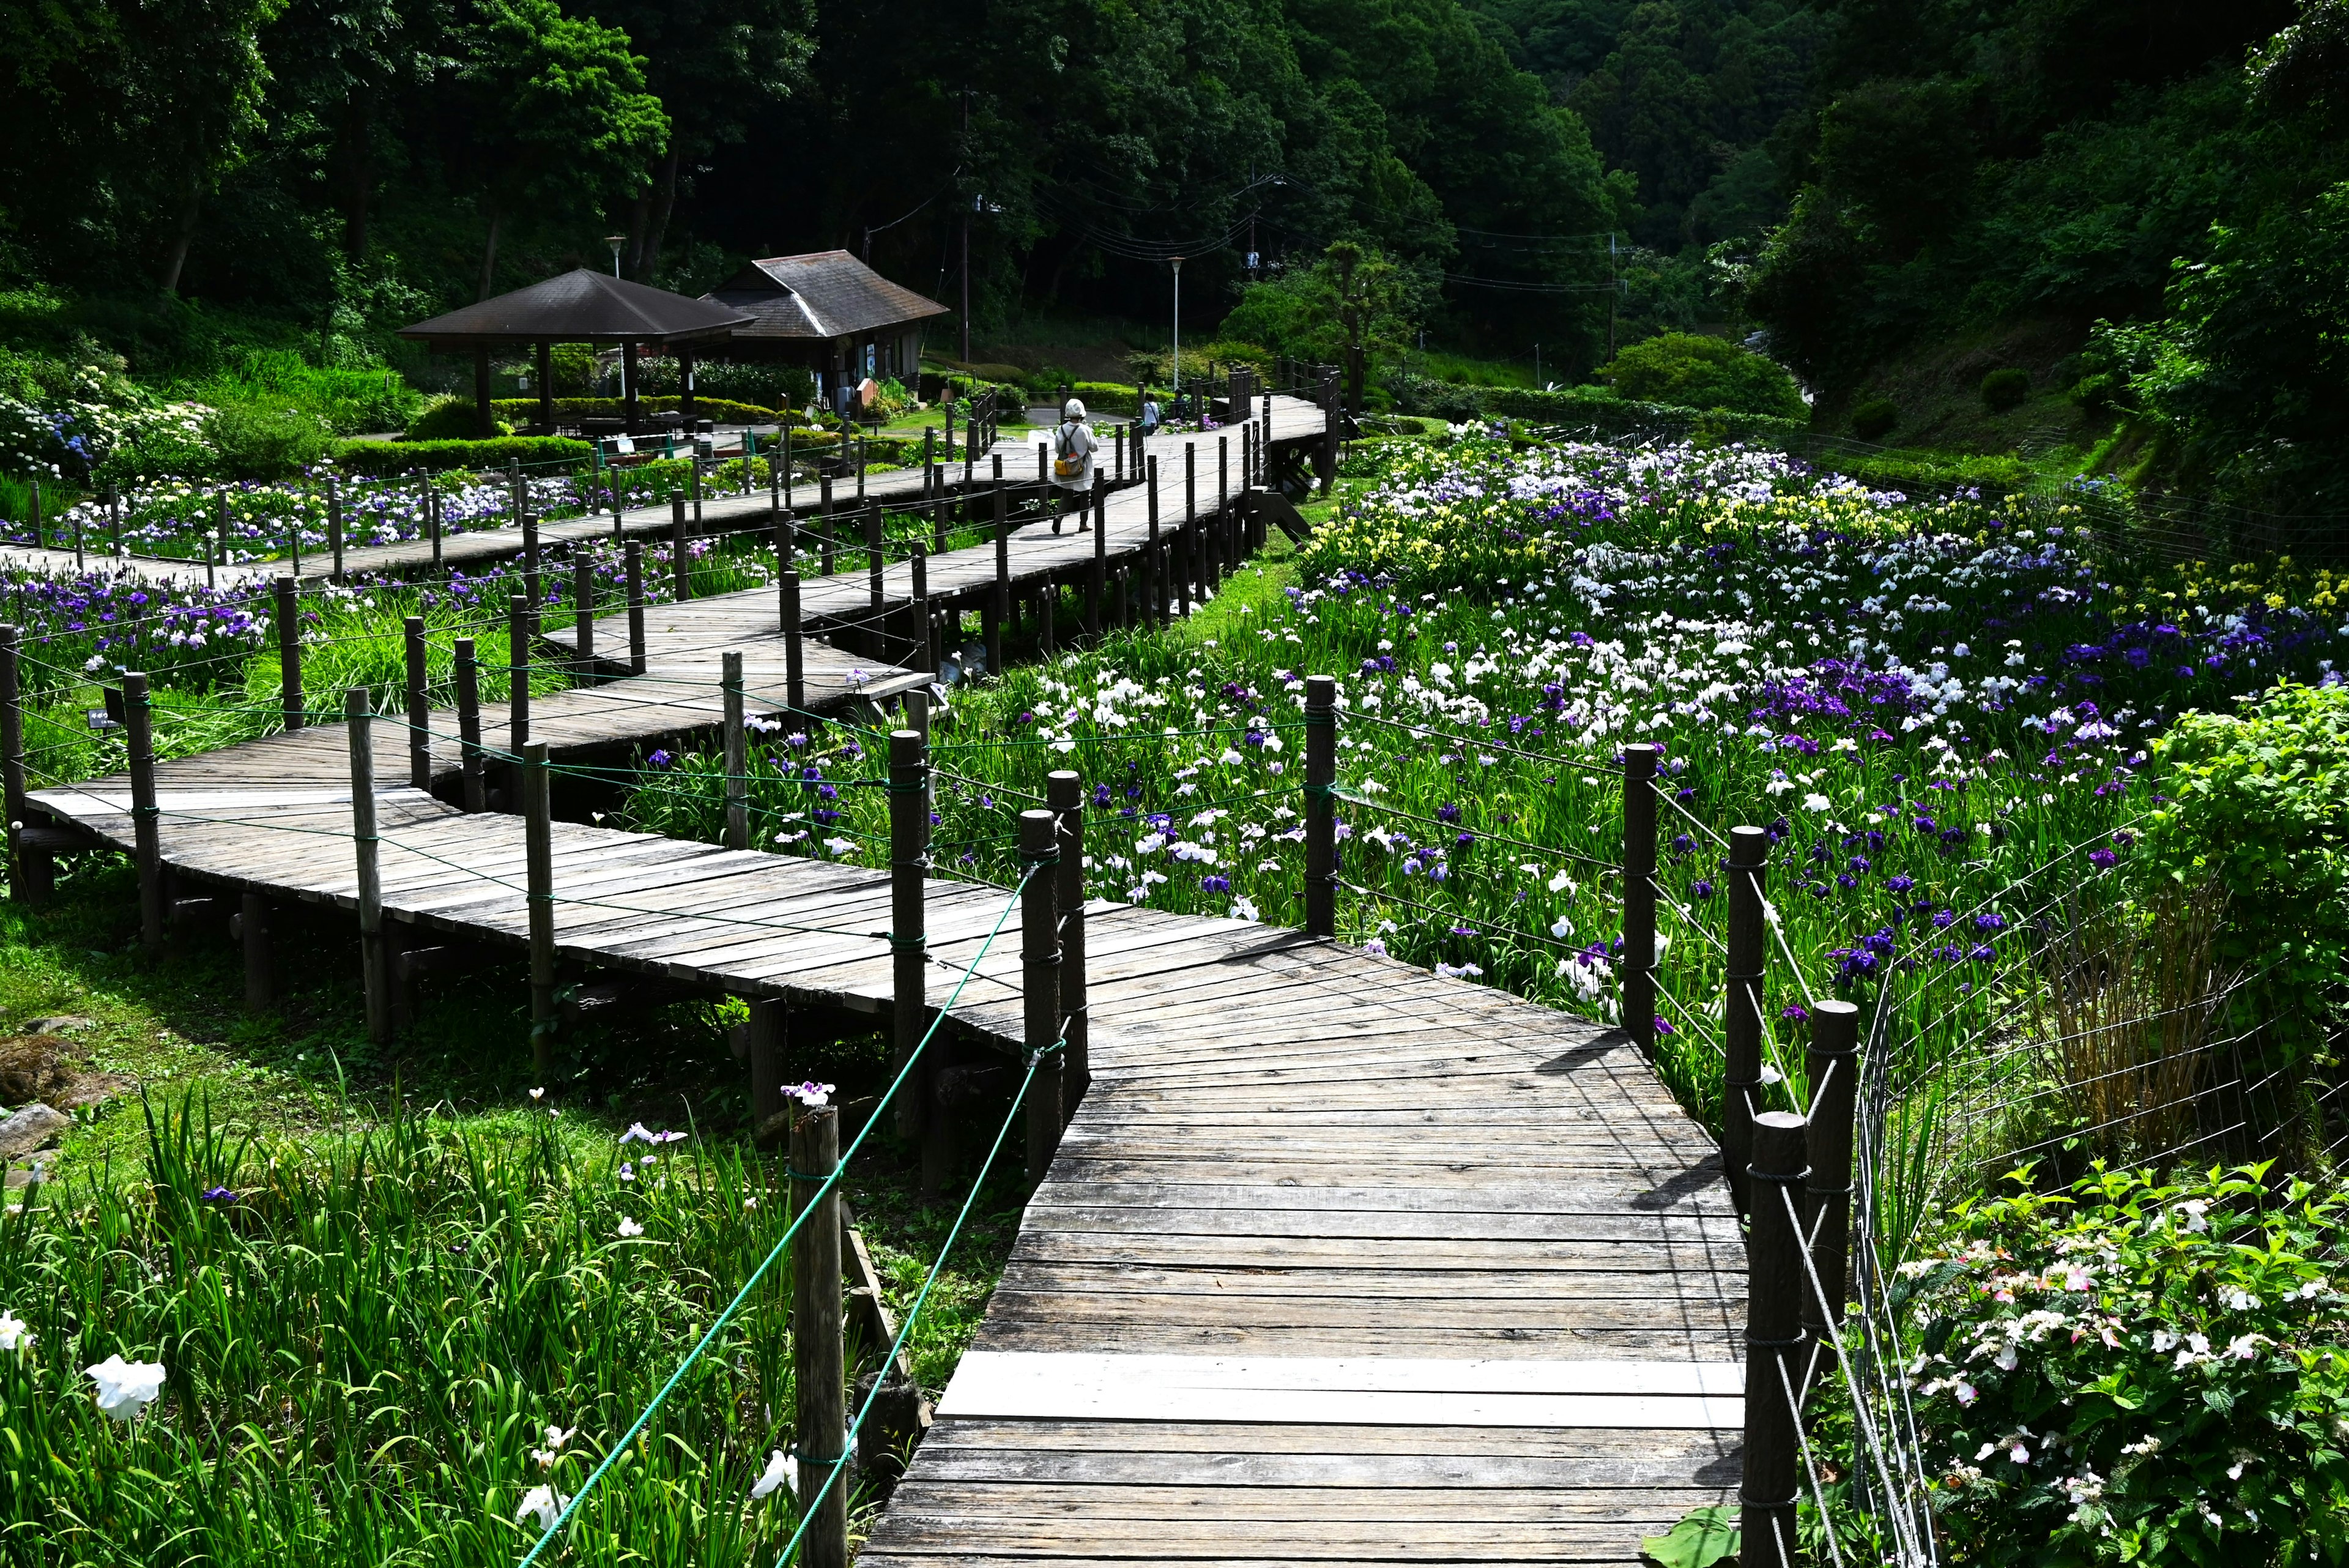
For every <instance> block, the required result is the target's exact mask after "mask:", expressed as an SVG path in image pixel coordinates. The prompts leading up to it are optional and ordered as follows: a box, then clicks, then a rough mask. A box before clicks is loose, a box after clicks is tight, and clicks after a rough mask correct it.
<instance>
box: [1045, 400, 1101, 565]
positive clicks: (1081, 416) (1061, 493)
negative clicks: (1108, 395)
mask: <svg viewBox="0 0 2349 1568" xmlns="http://www.w3.org/2000/svg"><path fill="white" fill-rule="evenodd" d="M1093 446H1094V442H1093V432H1092V427H1091V426H1089V425H1087V424H1086V423H1085V405H1084V404H1083V403H1082V402H1081V400H1078V399H1075V398H1071V399H1070V400H1068V401H1067V402H1065V403H1062V404H1061V422H1060V424H1059V425H1058V426H1057V427H1056V428H1055V429H1054V430H1053V431H1052V489H1053V491H1054V492H1055V494H1054V496H1053V501H1054V505H1053V508H1052V532H1053V533H1055V534H1057V533H1059V532H1060V531H1061V515H1062V514H1063V513H1064V512H1073V513H1075V514H1076V518H1077V532H1078V533H1080V534H1081V533H1083V532H1084V531H1085V529H1086V528H1087V527H1088V526H1090V524H1088V523H1087V522H1086V521H1085V509H1086V508H1087V507H1089V506H1091V505H1092V499H1093Z"/></svg>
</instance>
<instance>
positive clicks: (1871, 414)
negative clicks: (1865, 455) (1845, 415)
mask: <svg viewBox="0 0 2349 1568" xmlns="http://www.w3.org/2000/svg"><path fill="white" fill-rule="evenodd" d="M1899 422H1900V405H1899V404H1898V403H1896V402H1894V401H1893V400H1891V399H1889V398H1870V399H1868V400H1867V401H1866V402H1864V403H1862V404H1860V405H1859V407H1857V408H1856V409H1854V410H1851V433H1852V434H1854V435H1856V436H1857V437H1858V438H1859V439H1860V440H1862V441H1876V440H1878V439H1880V438H1882V437H1883V436H1885V435H1888V434H1889V433H1890V432H1891V430H1892V427H1893V426H1894V425H1897V424H1899Z"/></svg>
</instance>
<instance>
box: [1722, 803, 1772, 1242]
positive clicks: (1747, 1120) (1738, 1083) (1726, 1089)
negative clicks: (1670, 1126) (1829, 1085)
mask: <svg viewBox="0 0 2349 1568" xmlns="http://www.w3.org/2000/svg"><path fill="white" fill-rule="evenodd" d="M1769 853H1770V838H1769V836H1768V835H1767V834H1765V833H1764V832H1763V831H1762V830H1761V829H1760V828H1758V827H1733V828H1731V829H1730V830H1729V940H1728V955H1727V963H1726V969H1727V972H1728V985H1727V994H1726V995H1724V996H1723V999H1722V1002H1723V1010H1722V1019H1721V1037H1722V1044H1723V1054H1724V1055H1725V1056H1726V1057H1727V1061H1726V1062H1725V1064H1723V1068H1722V1073H1721V1158H1722V1162H1723V1164H1724V1165H1725V1166H1727V1168H1728V1169H1729V1187H1730V1191H1731V1192H1732V1193H1733V1195H1734V1196H1735V1197H1736V1199H1737V1208H1738V1212H1740V1213H1742V1214H1751V1213H1752V1212H1753V1211H1754V1199H1753V1194H1752V1193H1750V1192H1748V1191H1747V1190H1746V1186H1745V1167H1746V1165H1747V1163H1748V1162H1749V1161H1751V1160H1752V1159H1753V1158H1754V1113H1755V1112H1756V1111H1758V1110H1760V1109H1761V1105H1760V1103H1759V1102H1760V1100H1761V1096H1762V971H1763V963H1764V959H1765V957H1766V954H1767V950H1768V945H1769V940H1770V939H1769V933H1768V932H1767V931H1765V930H1764V929H1763V913H1762V867H1763V864H1764V861H1765V860H1766V859H1767V858H1768V857H1769Z"/></svg>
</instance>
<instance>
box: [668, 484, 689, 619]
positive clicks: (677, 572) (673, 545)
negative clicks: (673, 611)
mask: <svg viewBox="0 0 2349 1568" xmlns="http://www.w3.org/2000/svg"><path fill="white" fill-rule="evenodd" d="M668 551H669V563H668V564H669V577H670V585H671V586H670V591H671V592H672V593H673V594H674V595H675V597H676V599H677V602H678V604H683V603H685V601H686V600H688V599H689V598H691V597H693V552H692V550H691V549H689V548H688V545H687V540H686V535H685V497H684V496H682V495H672V496H670V497H669V498H668Z"/></svg>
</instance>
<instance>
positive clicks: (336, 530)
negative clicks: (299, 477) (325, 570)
mask: <svg viewBox="0 0 2349 1568" xmlns="http://www.w3.org/2000/svg"><path fill="white" fill-rule="evenodd" d="M326 549H327V552H328V553H329V554H330V555H331V556H333V558H334V563H335V581H336V582H338V583H339V582H341V581H342V580H343V483H342V481H341V480H340V479H339V478H337V477H336V475H334V474H331V473H330V474H328V475H326Z"/></svg>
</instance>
